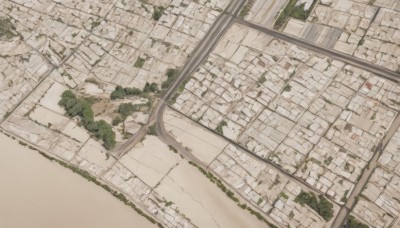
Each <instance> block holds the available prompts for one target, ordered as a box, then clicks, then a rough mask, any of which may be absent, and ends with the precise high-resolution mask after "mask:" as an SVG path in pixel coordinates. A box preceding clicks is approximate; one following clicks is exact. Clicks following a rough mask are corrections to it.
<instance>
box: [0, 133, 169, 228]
mask: <svg viewBox="0 0 400 228" xmlns="http://www.w3.org/2000/svg"><path fill="white" fill-rule="evenodd" d="M0 133H2V134H4V135H5V136H7V137H10V138H12V139H13V140H16V141H18V143H19V144H20V145H22V146H25V147H28V148H29V149H30V150H33V151H37V152H39V154H40V155H42V156H43V157H45V158H47V159H48V160H50V161H51V162H56V163H58V164H59V165H61V166H62V167H64V168H67V169H69V170H71V171H72V172H73V173H76V174H78V175H80V176H81V177H83V178H84V179H86V180H87V181H89V182H92V183H94V184H96V185H97V186H99V187H102V188H103V189H104V190H106V191H107V192H109V193H111V195H113V196H114V197H115V198H117V199H119V200H120V201H121V202H123V203H124V204H125V205H127V206H129V207H131V208H132V209H133V210H134V211H136V213H138V214H139V215H141V216H143V217H144V218H146V219H147V220H148V221H150V222H151V223H152V224H156V225H157V226H158V227H159V228H164V226H163V225H162V224H161V223H160V222H158V221H157V220H156V219H155V218H153V217H152V216H150V215H148V214H147V213H146V212H144V211H143V210H142V209H140V208H139V207H138V206H136V204H134V203H132V202H131V201H130V200H129V199H128V198H127V197H126V196H125V195H124V194H123V193H121V192H119V191H117V190H114V189H113V188H111V187H110V186H108V185H106V184H104V183H103V182H101V181H99V180H98V179H97V178H96V177H94V176H92V175H91V174H90V173H89V172H87V171H85V170H82V169H80V168H78V167H76V166H74V165H71V164H69V163H67V162H64V161H62V160H59V159H58V158H56V157H54V156H52V155H49V154H47V153H46V152H44V151H42V150H40V149H37V148H36V147H34V146H31V145H29V144H28V143H26V142H24V141H22V140H19V139H16V137H15V136H12V135H10V134H9V133H7V132H5V131H3V130H0Z"/></svg>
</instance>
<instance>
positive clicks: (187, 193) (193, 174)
mask: <svg viewBox="0 0 400 228" xmlns="http://www.w3.org/2000/svg"><path fill="white" fill-rule="evenodd" d="M155 191H156V192H157V193H159V194H160V195H162V196H164V197H165V198H167V199H168V200H169V201H171V202H172V203H174V204H173V205H174V206H177V207H178V209H179V211H181V212H182V213H183V214H185V215H186V216H188V217H189V218H190V219H191V221H192V222H193V223H194V224H195V225H196V226H198V227H201V228H202V227H207V228H218V227H220V228H228V227H229V228H244V227H254V228H255V227H260V228H261V227H267V226H266V225H265V224H263V223H261V222H260V221H259V220H257V218H256V217H255V216H253V215H251V214H250V213H248V211H246V210H243V209H241V208H240V207H238V206H237V205H235V203H234V201H232V200H231V199H229V198H228V197H227V196H226V195H225V193H223V192H222V191H221V190H220V189H218V188H217V186H216V185H215V184H213V183H211V182H210V181H209V180H207V178H206V177H204V176H203V174H202V173H201V172H200V171H199V170H197V168H195V167H193V166H191V165H190V164H188V163H187V162H181V163H180V164H179V165H178V166H177V167H176V168H174V169H173V170H172V171H171V172H170V173H169V174H168V176H167V177H166V178H165V179H164V180H163V181H162V182H161V184H160V185H159V186H158V187H157V188H156V189H155Z"/></svg>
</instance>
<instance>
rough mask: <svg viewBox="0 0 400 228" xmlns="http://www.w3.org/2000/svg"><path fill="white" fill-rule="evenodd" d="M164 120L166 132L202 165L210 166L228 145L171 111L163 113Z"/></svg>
mask: <svg viewBox="0 0 400 228" xmlns="http://www.w3.org/2000/svg"><path fill="white" fill-rule="evenodd" d="M164 120H165V128H166V130H167V131H168V132H170V133H171V134H172V135H173V136H174V138H175V139H176V140H177V141H178V142H180V143H182V144H183V146H185V147H188V148H189V150H190V152H191V153H192V154H193V155H194V156H196V157H197V158H198V159H199V160H200V161H202V162H204V164H207V165H208V164H210V163H211V162H212V161H213V160H214V159H215V157H217V156H218V154H219V153H221V151H222V150H223V149H224V148H225V147H226V146H227V145H228V143H227V142H225V141H224V140H223V139H221V138H219V137H218V136H216V135H214V134H212V133H211V132H208V131H207V130H206V129H204V128H203V127H201V126H199V125H196V123H194V122H193V121H191V120H189V119H188V118H186V117H184V116H182V115H180V114H179V113H177V112H175V111H173V110H171V109H167V110H166V111H165V115H164Z"/></svg>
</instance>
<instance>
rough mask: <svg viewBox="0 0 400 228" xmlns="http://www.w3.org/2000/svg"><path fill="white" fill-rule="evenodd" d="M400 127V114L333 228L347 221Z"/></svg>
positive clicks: (337, 217) (340, 212)
mask: <svg viewBox="0 0 400 228" xmlns="http://www.w3.org/2000/svg"><path fill="white" fill-rule="evenodd" d="M399 126H400V114H398V115H397V117H396V119H395V120H394V121H393V124H392V125H391V126H390V128H389V130H388V132H387V134H386V135H385V137H384V138H383V140H382V142H381V143H380V145H379V146H378V148H377V149H376V150H375V154H374V156H373V157H372V159H371V161H370V162H369V165H368V169H365V171H364V172H363V174H362V175H361V178H360V180H359V181H358V182H357V184H356V186H355V187H354V189H353V192H352V193H351V194H350V196H349V198H348V199H347V202H346V204H345V205H344V207H342V209H341V210H340V211H339V214H338V215H337V216H336V218H335V221H334V222H333V224H332V228H339V227H342V225H343V223H344V220H345V219H346V217H347V215H348V214H349V213H350V210H351V209H352V208H353V206H354V205H355V203H356V197H357V196H358V195H359V194H360V193H361V192H362V190H363V188H364V186H365V185H366V184H367V182H368V180H369V178H370V177H371V175H372V173H373V171H374V170H375V167H376V165H377V163H378V162H377V161H378V159H379V156H380V152H381V151H383V150H384V148H386V145H387V144H388V143H389V141H390V139H391V138H392V137H393V135H394V133H396V131H397V129H399Z"/></svg>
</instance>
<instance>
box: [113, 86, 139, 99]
mask: <svg viewBox="0 0 400 228" xmlns="http://www.w3.org/2000/svg"><path fill="white" fill-rule="evenodd" d="M142 93H143V92H142V91H141V90H140V89H138V88H133V87H132V88H129V87H126V88H123V87H122V86H117V87H115V90H114V91H113V92H112V93H111V95H110V98H111V100H115V99H124V98H125V97H130V96H139V95H141V94H142Z"/></svg>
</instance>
